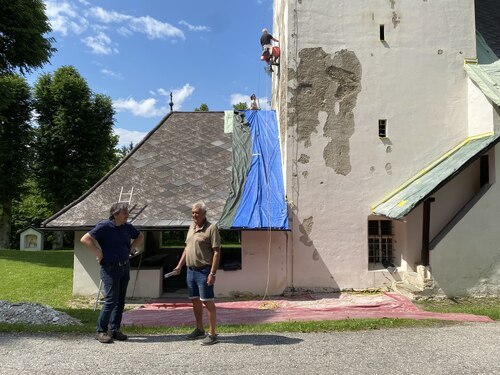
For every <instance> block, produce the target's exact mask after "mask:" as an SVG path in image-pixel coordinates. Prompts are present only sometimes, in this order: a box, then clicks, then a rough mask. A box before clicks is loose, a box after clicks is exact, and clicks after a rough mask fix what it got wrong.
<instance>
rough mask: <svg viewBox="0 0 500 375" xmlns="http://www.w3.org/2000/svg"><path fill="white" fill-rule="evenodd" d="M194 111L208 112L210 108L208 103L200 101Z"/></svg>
mask: <svg viewBox="0 0 500 375" xmlns="http://www.w3.org/2000/svg"><path fill="white" fill-rule="evenodd" d="M194 111H195V112H208V111H210V109H208V105H206V104H205V103H201V104H200V106H199V107H198V108H195V109H194Z"/></svg>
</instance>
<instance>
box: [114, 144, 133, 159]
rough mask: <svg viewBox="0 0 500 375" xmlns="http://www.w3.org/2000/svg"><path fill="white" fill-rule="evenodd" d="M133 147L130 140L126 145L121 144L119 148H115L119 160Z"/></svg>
mask: <svg viewBox="0 0 500 375" xmlns="http://www.w3.org/2000/svg"><path fill="white" fill-rule="evenodd" d="M133 148H134V144H133V143H132V142H130V143H129V144H128V145H125V146H122V147H120V148H119V149H117V150H116V154H117V157H118V159H119V160H121V159H123V158H124V157H125V156H127V155H128V154H129V153H130V151H132V149H133Z"/></svg>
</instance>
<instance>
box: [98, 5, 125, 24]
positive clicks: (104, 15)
mask: <svg viewBox="0 0 500 375" xmlns="http://www.w3.org/2000/svg"><path fill="white" fill-rule="evenodd" d="M89 13H90V15H91V16H93V17H94V18H97V19H98V20H99V21H101V22H104V23H116V22H118V23H120V22H124V21H128V20H130V19H131V18H132V16H128V15H126V14H122V13H118V12H115V11H107V10H105V9H103V8H101V7H93V8H90V10H89Z"/></svg>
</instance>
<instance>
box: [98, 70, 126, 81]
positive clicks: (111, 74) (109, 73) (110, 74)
mask: <svg viewBox="0 0 500 375" xmlns="http://www.w3.org/2000/svg"><path fill="white" fill-rule="evenodd" d="M101 73H102V74H104V75H105V76H108V77H111V78H117V79H123V76H122V75H121V74H120V73H115V72H113V71H112V70H109V69H101Z"/></svg>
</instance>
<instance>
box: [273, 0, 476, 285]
mask: <svg viewBox="0 0 500 375" xmlns="http://www.w3.org/2000/svg"><path fill="white" fill-rule="evenodd" d="M443 2H445V3H446V5H444V4H443ZM274 4H275V10H276V5H277V4H278V5H279V6H278V8H279V9H280V12H279V13H277V14H276V15H275V21H274V26H275V28H276V29H278V30H274V33H275V34H279V37H278V38H279V39H280V41H282V40H286V42H285V43H283V42H281V43H280V47H281V49H282V53H283V51H286V52H285V53H286V58H282V61H281V66H280V72H279V74H276V73H274V74H273V87H274V90H275V92H274V93H273V102H275V103H276V109H277V110H278V116H279V121H280V127H281V129H282V130H284V132H286V135H285V136H284V137H283V138H282V140H284V141H285V145H284V146H285V147H284V150H285V154H284V155H285V158H284V159H285V160H286V161H285V163H286V166H285V167H286V173H287V179H286V192H287V198H288V201H289V204H290V213H291V225H292V234H291V241H290V242H291V244H292V245H291V246H292V247H293V249H292V250H291V255H292V258H293V274H294V276H293V283H294V285H295V286H296V287H298V286H303V287H314V286H334V285H338V286H339V287H340V288H368V287H373V286H376V285H382V284H381V283H380V280H382V279H385V276H388V277H390V275H385V274H384V275H382V273H381V272H369V270H368V260H367V218H368V216H369V215H370V214H371V211H370V206H371V205H372V204H373V203H375V202H376V201H378V200H379V199H380V198H382V197H383V196H385V195H386V194H387V193H388V192H390V191H392V190H394V189H395V188H397V187H398V186H399V185H401V183H403V182H404V181H406V180H407V179H408V178H409V177H411V176H412V175H414V174H415V173H418V172H419V171H420V170H421V169H422V168H424V167H425V166H426V165H428V164H429V163H430V162H432V161H433V160H435V159H436V158H437V157H439V156H440V155H442V154H443V153H444V152H446V151H447V150H449V149H450V148H451V147H453V146H455V145H456V144H457V143H458V142H460V141H461V140H463V139H464V138H465V137H466V136H467V133H468V129H467V127H468V124H467V81H466V75H465V74H464V72H463V58H464V56H468V55H470V54H472V53H473V51H475V44H474V43H475V33H474V15H473V2H472V1H464V0H443V1H441V2H436V1H415V2H410V1H401V0H376V1H373V2H361V1H352V0H315V1H306V0H304V1H300V2H299V1H295V0H275V2H274ZM285 9H286V11H285ZM276 16H277V17H279V19H276ZM422 20H425V22H422ZM380 25H385V40H384V41H381V40H380V34H379V31H380ZM282 57H283V55H282ZM285 77H286V79H285ZM380 119H385V120H386V121H387V134H388V135H387V137H386V138H384V139H382V138H379V136H378V123H379V120H380ZM283 134H285V133H282V135H283ZM311 221H312V222H313V223H314V225H309V224H310V223H311ZM309 227H310V229H309ZM420 234H421V233H419V235H420ZM408 238H411V240H412V241H413V240H414V238H413V237H408ZM403 242H405V241H403ZM400 250H401V254H404V256H405V257H409V259H410V263H411V261H412V260H413V259H414V257H413V254H408V252H406V250H405V249H400ZM411 251H412V252H413V251H418V250H414V248H413V247H412V248H411ZM401 263H402V264H404V261H403V262H401ZM379 276H380V277H379Z"/></svg>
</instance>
